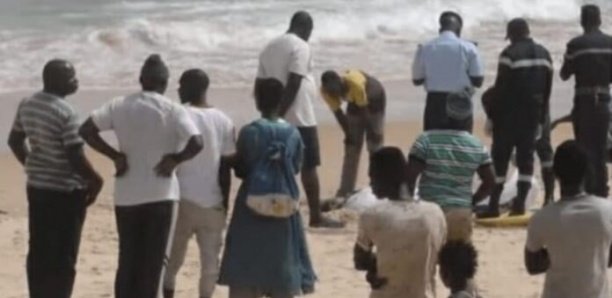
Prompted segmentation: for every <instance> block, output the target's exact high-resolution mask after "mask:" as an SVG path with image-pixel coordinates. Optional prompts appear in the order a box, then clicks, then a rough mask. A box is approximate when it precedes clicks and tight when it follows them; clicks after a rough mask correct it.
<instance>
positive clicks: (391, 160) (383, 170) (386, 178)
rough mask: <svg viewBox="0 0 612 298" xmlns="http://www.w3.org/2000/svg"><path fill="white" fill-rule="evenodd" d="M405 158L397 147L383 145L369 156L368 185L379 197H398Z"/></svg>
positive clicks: (403, 180)
mask: <svg viewBox="0 0 612 298" xmlns="http://www.w3.org/2000/svg"><path fill="white" fill-rule="evenodd" d="M405 173H406V158H405V157H404V153H402V151H401V150H400V149H399V148H397V147H384V148H381V149H380V150H378V151H376V152H374V153H373V154H372V156H371V157H370V171H369V175H370V185H371V186H372V192H374V195H376V197H378V198H379V199H394V198H399V195H400V188H401V186H402V184H403V183H404V182H405V176H406V175H405Z"/></svg>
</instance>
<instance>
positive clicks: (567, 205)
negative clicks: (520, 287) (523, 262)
mask: <svg viewBox="0 0 612 298" xmlns="http://www.w3.org/2000/svg"><path fill="white" fill-rule="evenodd" d="M611 244H612V202H610V201H609V200H607V199H603V198H598V197H594V196H588V197H587V195H583V196H582V197H580V198H575V199H570V200H561V201H559V202H557V203H554V204H552V205H549V206H547V207H544V209H542V210H541V211H540V212H538V213H537V214H536V215H534V217H533V218H532V219H531V222H530V223H529V229H528V234H527V250H528V251H530V252H537V251H539V250H541V249H542V248H545V249H546V250H548V255H549V258H550V268H549V269H548V272H546V282H545V284H544V292H543V294H542V297H543V298H577V297H585V298H586V297H589V298H609V297H610V290H609V288H608V278H607V273H606V272H607V269H608V259H609V254H610V245H611Z"/></svg>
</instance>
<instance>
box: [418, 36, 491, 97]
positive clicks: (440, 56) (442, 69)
mask: <svg viewBox="0 0 612 298" xmlns="http://www.w3.org/2000/svg"><path fill="white" fill-rule="evenodd" d="M482 76H484V73H483V66H482V61H481V58H480V55H479V54H478V49H477V47H476V45H475V44H473V43H471V42H469V41H466V40H463V39H461V38H459V37H457V35H455V33H453V32H451V31H444V32H442V33H440V36H438V37H437V38H436V39H434V40H432V41H430V42H428V43H426V44H424V45H422V46H419V49H418V51H417V53H416V57H415V58H414V62H413V65H412V79H413V80H423V79H424V80H425V89H426V90H427V91H428V92H456V91H460V90H462V89H464V88H466V87H470V86H472V83H471V81H470V77H482Z"/></svg>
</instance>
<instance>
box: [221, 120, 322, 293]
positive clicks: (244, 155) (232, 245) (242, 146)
mask: <svg viewBox="0 0 612 298" xmlns="http://www.w3.org/2000/svg"><path fill="white" fill-rule="evenodd" d="M262 127H263V128H264V129H261V128H262ZM279 135H282V136H286V137H283V139H281V140H279V139H278V136H279ZM273 138H276V142H278V141H281V142H282V143H284V147H285V150H286V152H287V154H285V156H286V158H287V160H286V161H285V162H287V163H288V164H290V165H291V168H292V169H293V173H292V174H293V175H292V179H295V175H296V174H298V172H299V169H300V168H301V162H302V151H303V144H302V140H301V138H300V135H299V132H298V131H297V129H296V128H295V127H294V126H292V125H290V124H288V123H286V122H284V121H282V120H278V121H272V120H266V119H260V120H257V121H256V122H255V123H252V124H250V125H248V126H246V127H244V128H243V129H242V130H241V131H240V135H239V137H238V144H237V146H238V148H237V149H238V164H237V166H236V175H237V176H238V177H239V178H241V179H242V180H243V183H242V184H241V186H240V189H239V191H238V196H237V197H236V201H235V206H234V213H233V215H232V219H231V221H230V225H229V229H228V232H227V237H226V243H225V251H224V254H223V260H222V262H221V270H220V275H219V284H220V285H226V286H229V287H237V288H253V289H257V290H258V291H260V292H263V293H290V294H292V295H300V294H308V293H311V292H313V291H314V284H315V281H316V276H315V273H314V270H313V267H312V263H311V261H310V255H309V253H308V247H307V244H306V236H305V233H304V227H303V224H302V217H301V215H300V214H299V212H298V213H296V214H295V215H292V216H291V217H289V218H269V217H263V216H260V215H258V214H256V213H255V212H253V211H251V209H249V207H247V205H246V198H247V193H248V189H247V186H248V184H249V183H248V179H249V176H250V175H258V173H256V172H255V171H253V167H254V165H255V164H256V163H257V162H258V160H260V159H261V158H265V157H266V153H267V151H268V148H269V145H270V144H271V143H272V142H273Z"/></svg>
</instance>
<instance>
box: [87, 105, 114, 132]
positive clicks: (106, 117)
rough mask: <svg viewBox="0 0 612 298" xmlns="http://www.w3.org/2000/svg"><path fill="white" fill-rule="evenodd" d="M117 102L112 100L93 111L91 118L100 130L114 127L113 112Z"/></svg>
mask: <svg viewBox="0 0 612 298" xmlns="http://www.w3.org/2000/svg"><path fill="white" fill-rule="evenodd" d="M114 107H115V102H114V101H111V102H108V103H106V104H105V105H103V106H102V107H101V108H99V109H97V110H95V111H93V113H91V120H92V121H93V123H94V124H95V125H96V127H97V128H98V130H100V131H107V130H112V129H113V128H114V127H113V113H114V110H115V108H114Z"/></svg>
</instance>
